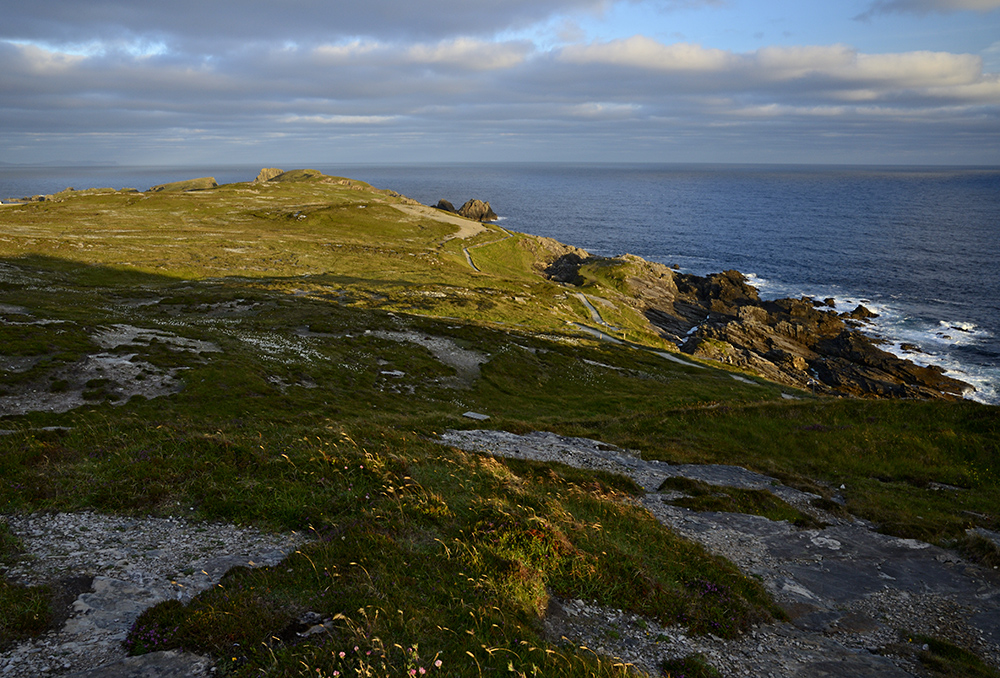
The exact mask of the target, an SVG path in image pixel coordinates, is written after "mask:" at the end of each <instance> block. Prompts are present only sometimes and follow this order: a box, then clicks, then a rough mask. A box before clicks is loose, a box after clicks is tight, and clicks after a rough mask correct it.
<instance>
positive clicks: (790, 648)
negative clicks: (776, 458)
mask: <svg viewBox="0 0 1000 678" xmlns="http://www.w3.org/2000/svg"><path fill="white" fill-rule="evenodd" d="M440 441H441V442H442V443H444V444H447V445H452V446H455V447H458V448H461V449H464V450H467V451H473V452H481V453H484V454H491V455H496V456H502V457H513V458H520V459H533V460H537V461H549V462H558V463H563V464H567V465H570V466H574V467H577V468H584V469H600V470H603V471H609V472H612V473H618V474H621V475H625V476H628V477H630V478H632V479H633V480H634V481H636V482H637V483H638V484H640V485H641V486H642V487H644V488H645V489H646V490H647V494H646V496H645V497H643V498H642V500H641V502H642V505H643V506H645V507H646V509H648V510H649V512H650V513H651V514H652V515H653V516H655V517H656V518H657V519H658V520H659V521H660V522H661V523H663V524H664V525H666V526H667V527H669V528H670V529H672V530H674V531H675V532H677V533H679V534H681V535H682V536H684V537H687V538H689V539H692V540H694V541H697V542H699V543H701V544H702V545H703V546H705V547H706V548H707V549H708V550H709V551H711V552H713V553H716V554H718V555H720V556H723V557H725V558H728V559H729V560H731V561H732V562H733V563H734V564H735V565H736V566H737V567H739V568H740V569H741V570H742V571H743V572H744V573H746V574H747V575H749V576H754V577H757V578H758V579H760V581H761V582H762V583H763V584H764V586H765V587H766V588H767V589H768V590H769V591H770V592H771V594H772V595H773V596H774V599H775V600H776V602H778V604H779V605H781V606H783V607H784V608H785V610H786V611H787V612H788V614H789V616H790V617H791V621H790V622H788V623H781V624H771V625H766V626H762V627H759V628H758V629H755V630H754V631H753V632H752V634H748V636H745V637H743V638H738V639H735V640H731V641H724V640H720V639H713V638H704V637H689V636H688V635H687V633H686V630H685V629H683V628H681V627H670V628H661V627H658V626H656V625H655V624H653V623H651V622H650V621H649V620H643V619H640V618H639V617H637V616H636V615H631V614H630V613H626V612H622V611H620V610H611V609H608V608H602V607H600V606H596V605H591V604H590V603H588V602H586V601H568V600H555V601H554V603H553V606H552V607H551V609H550V614H549V615H548V616H547V618H546V620H545V624H546V628H547V630H548V633H549V635H550V636H551V637H552V638H553V639H555V640H558V639H560V638H562V639H564V640H565V642H569V643H574V644H582V645H586V646H587V647H588V648H591V649H592V650H594V651H595V652H600V653H605V654H608V655H611V656H616V657H619V658H620V659H622V660H623V661H626V662H630V663H633V664H634V665H636V666H637V667H639V668H643V669H644V670H647V671H651V672H654V673H655V672H656V671H657V670H658V669H657V667H658V665H659V662H660V660H662V659H663V658H665V657H678V656H684V655H687V654H691V653H695V652H698V653H702V654H703V655H705V657H706V658H707V660H708V661H709V663H710V664H711V665H712V666H714V667H715V668H716V669H718V670H719V671H720V673H721V674H722V675H723V676H725V677H726V678H729V677H730V676H733V677H735V676H744V675H752V676H775V677H782V678H785V677H787V678H826V677H837V678H867V677H869V676H870V677H872V678H875V677H876V676H877V677H879V678H904V677H906V676H917V675H922V671H921V670H920V669H918V668H917V667H915V666H912V665H910V664H909V662H911V661H912V660H910V659H908V658H906V657H900V656H896V655H888V654H887V655H886V656H883V655H881V654H876V653H875V652H873V650H874V649H878V648H885V647H887V646H890V645H892V644H894V643H897V642H899V640H900V632H901V631H904V630H905V631H906V632H908V633H920V634H925V635H930V636H937V637H943V638H946V639H948V640H951V641H952V642H955V643H957V644H959V645H962V646H965V647H968V648H969V649H971V650H973V651H975V652H976V653H977V654H979V655H980V656H981V657H982V658H983V659H984V660H985V661H987V662H989V663H990V664H992V665H993V666H996V667H998V668H1000V644H998V641H1000V577H998V576H997V574H996V572H994V571H993V570H988V569H985V568H981V567H978V566H975V565H972V564H970V563H967V562H965V561H963V560H962V559H961V558H960V557H959V556H957V555H956V554H954V553H951V552H948V551H945V550H943V549H941V548H938V547H936V546H933V545H931V544H927V543H924V542H920V541H917V540H913V539H899V538H896V537H891V536H888V535H884V534H880V533H878V532H875V531H874V530H873V529H872V525H871V524H869V523H867V522H866V521H863V520H855V519H850V520H848V519H844V518H841V517H839V516H836V515H833V514H830V513H827V512H825V511H822V510H820V509H817V508H816V507H814V506H812V504H811V500H812V499H815V498H816V495H812V494H809V493H806V492H801V491H799V490H795V489H793V488H790V487H786V486H784V485H782V484H781V483H780V482H779V481H778V480H776V479H774V478H771V477H768V476H764V475H761V474H759V473H754V472H752V471H748V470H746V469H743V468H740V467H736V466H724V465H703V466H701V465H689V464H685V465H671V464H666V463H664V462H658V461H645V460H643V459H642V458H641V456H640V455H639V454H638V453H636V452H634V451H631V450H624V449H621V448H618V447H615V446H613V445H608V444H605V443H601V442H599V441H594V440H587V439H583V438H569V437H565V436H559V435H556V434H553V433H543V432H534V433H529V434H527V435H523V436H522V435H515V434H512V433H507V432H504V431H484V430H478V431H447V432H445V433H444V434H443V435H442V436H441V437H440ZM669 477H685V478H691V479H694V480H701V481H703V482H706V483H709V484H714V485H722V486H729V487H739V488H750V489H765V490H768V491H770V492H772V493H774V494H775V495H776V496H778V497H779V498H781V499H783V500H785V501H786V502H788V503H789V504H791V505H793V506H795V507H796V508H797V509H799V510H800V511H803V512H805V513H808V514H810V515H812V516H813V517H815V518H817V519H818V520H820V521H822V522H823V523H825V524H827V525H828V526H827V527H825V528H823V529H799V528H797V527H795V526H793V525H791V524H789V523H787V522H783V521H782V522H775V521H771V520H768V519H766V518H763V517H760V516H752V515H743V514H736V513H718V512H701V513H699V512H694V511H690V510H688V509H685V508H681V507H677V506H674V505H672V504H670V503H668V502H669V500H670V498H671V496H672V495H668V494H665V493H659V492H657V489H658V488H659V487H660V485H661V484H662V482H663V480H664V479H666V478H669ZM609 620H612V621H609ZM615 638H617V639H618V640H614V639H615Z"/></svg>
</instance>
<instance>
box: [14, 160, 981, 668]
mask: <svg viewBox="0 0 1000 678" xmlns="http://www.w3.org/2000/svg"><path fill="white" fill-rule="evenodd" d="M293 178H295V179H297V180H295V181H285V182H274V183H270V184H267V185H264V186H254V185H249V184H235V185H230V186H224V187H220V188H218V189H214V190H209V191H198V192H192V193H169V194H168V193H162V194H155V195H154V194H150V195H142V194H135V193H131V194H129V193H106V192H95V193H93V194H87V192H77V194H74V195H64V196H61V197H63V198H65V199H64V200H63V201H62V202H53V203H40V204H31V205H26V206H23V207H7V208H2V209H3V211H2V212H0V257H3V259H2V261H0V294H2V296H0V303H3V304H5V305H10V306H20V307H23V309H25V310H27V311H28V312H29V313H30V315H24V314H23V313H13V312H11V313H8V312H6V311H4V313H3V315H2V317H3V318H5V323H4V324H3V325H0V332H2V333H3V335H2V337H0V338H2V340H3V341H2V342H0V345H2V346H4V349H3V351H4V355H7V356H21V357H28V358H38V361H37V362H36V363H35V364H34V366H33V367H31V368H30V369H28V370H26V371H23V372H16V373H14V372H5V382H4V383H5V386H4V388H7V389H11V388H14V387H15V386H16V385H17V384H18V383H33V384H41V385H45V386H46V387H48V388H52V389H53V390H56V389H58V388H59V387H60V384H59V379H58V378H56V377H57V375H58V374H59V370H60V369H63V368H65V367H66V366H67V365H71V364H73V363H74V361H76V360H78V359H79V358H80V357H81V356H83V355H85V354H87V353H94V352H97V351H98V350H100V349H98V348H97V346H96V345H95V344H94V340H93V337H94V335H95V333H97V332H98V331H100V329H101V328H107V327H110V326H113V325H116V324H127V325H132V326H137V327H143V328H151V329H159V330H162V331H169V332H172V333H175V334H177V335H180V336H183V337H188V338H191V339H199V340H203V341H210V342H213V343H215V344H216V345H218V346H219V347H220V348H221V351H219V352H212V353H202V354H196V353H192V352H190V351H178V350H175V349H172V348H171V347H170V346H169V345H167V344H165V343H164V342H160V341H156V340H154V341H150V342H147V343H146V344H145V345H132V346H121V347H118V348H116V349H111V352H117V353H122V354H137V355H138V356H140V358H141V359H143V360H146V361H147V362H148V363H149V364H150V365H152V366H154V368H155V369H159V370H169V369H173V368H182V369H183V371H182V372H180V373H179V374H182V375H183V382H184V389H183V390H182V391H181V392H179V393H176V394H174V395H171V396H169V397H163V398H157V399H153V400H148V401H147V400H144V399H142V398H133V399H132V400H131V401H129V402H128V403H117V404H112V403H111V402H110V401H109V400H108V396H110V395H111V393H110V391H107V390H106V387H105V385H103V384H101V383H95V384H93V386H92V388H91V391H90V392H89V398H90V402H91V403H92V404H90V405H87V406H85V407H82V408H78V409H76V410H73V411H71V412H68V413H64V414H48V413H32V414H27V415H24V416H19V417H7V418H5V419H4V420H3V421H2V422H0V424H2V428H5V429H8V430H11V431H14V433H13V434H11V435H7V436H4V437H2V438H0V477H2V478H3V479H4V482H3V483H2V484H0V510H2V511H6V512H10V511H24V510H38V509H60V510H72V509H77V508H82V507H92V508H96V509H99V510H103V511H116V512H133V513H141V514H146V513H158V514H172V515H178V514H180V515H185V516H188V517H192V518H196V519H200V518H205V519H208V518H212V519H218V518H221V519H226V520H231V521H236V522H254V523H257V524H262V525H267V526H271V527H274V528H276V529H296V530H311V531H314V532H315V534H316V535H317V537H318V540H317V542H316V543H315V544H314V545H312V546H310V547H309V548H307V549H303V552H302V554H300V555H296V556H293V557H291V558H290V559H289V560H288V561H287V563H286V564H284V565H283V566H281V567H279V568H273V569H271V570H262V571H252V572H251V571H236V572H233V573H231V574H230V576H229V578H228V579H227V581H226V582H224V583H223V587H220V588H219V589H215V590H213V591H211V592H208V593H206V594H204V595H203V596H202V597H200V598H199V600H198V601H196V602H195V603H194V604H192V605H191V606H190V607H189V608H177V607H176V606H161V607H158V608H155V609H154V611H152V612H150V613H149V614H148V615H147V616H146V617H145V618H144V619H143V620H142V628H141V629H140V630H139V632H137V634H135V635H134V636H133V641H134V642H135V643H136V648H135V649H136V650H137V651H141V650H143V649H150V648H153V647H165V646H183V647H186V648H191V649H199V650H202V651H207V652H212V653H214V654H215V655H216V656H218V657H220V658H223V659H224V660H225V661H224V664H225V665H226V670H227V671H231V672H232V673H233V674H234V675H258V671H259V669H261V668H264V669H266V670H267V671H269V672H270V673H271V674H273V675H289V676H291V675H304V674H305V673H306V672H308V673H309V674H310V675H322V674H328V675H332V673H333V672H334V671H337V670H339V671H341V673H346V672H348V671H355V670H361V669H363V668H364V667H369V668H373V669H375V670H376V673H378V672H382V669H381V668H379V667H380V666H381V665H382V664H385V666H386V667H387V668H386V669H385V670H386V671H388V670H390V669H405V668H408V667H410V666H414V667H416V666H418V665H422V666H424V667H425V668H428V667H432V666H433V661H434V659H435V658H437V659H440V660H441V661H442V664H441V667H440V669H434V670H435V671H437V672H440V673H450V674H453V675H469V674H470V673H475V672H476V671H479V670H482V671H484V672H490V671H493V670H496V671H499V672H501V673H504V672H506V669H507V667H508V663H510V665H511V666H512V667H513V668H514V669H515V670H516V671H520V672H524V673H530V672H531V670H532V666H537V667H540V668H541V669H542V670H543V671H545V675H559V674H566V675H590V674H593V673H599V674H600V673H603V674H614V673H616V672H618V671H620V669H616V668H615V667H614V666H612V665H611V663H609V662H607V661H604V662H601V661H599V660H597V659H595V658H594V657H593V656H591V655H588V654H587V653H585V652H582V651H581V653H580V654H576V653H573V652H570V651H568V650H560V651H558V652H553V651H552V648H550V647H548V646H546V645H545V644H544V643H543V641H542V640H541V639H540V637H539V635H538V623H537V620H538V615H539V614H541V613H542V612H543V609H544V605H545V600H546V591H547V590H551V591H555V592H557V593H560V594H564V595H572V596H578V597H585V598H591V599H596V600H599V601H603V602H606V603H609V604H615V605H619V606H625V607H628V608H630V609H634V610H637V611H640V612H643V613H645V614H648V615H650V616H652V617H657V618H659V619H661V620H663V621H667V622H671V621H678V622H681V623H686V624H688V625H689V626H690V627H691V628H692V629H693V630H695V631H711V632H714V633H717V634H719V633H721V634H735V633H738V632H739V631H740V630H741V629H743V628H746V626H747V625H748V624H751V623H753V622H755V621H757V620H760V619H766V618H768V617H769V616H771V615H773V614H779V613H778V612H777V611H776V610H775V609H774V608H773V607H772V606H771V604H770V603H769V602H768V601H767V599H766V597H765V596H764V594H763V592H762V591H761V590H760V588H759V587H758V586H757V585H756V584H755V583H754V582H752V581H748V580H746V579H744V578H743V577H742V576H740V575H739V574H738V573H737V572H736V571H735V570H734V569H733V568H732V567H731V566H729V565H728V564H727V563H724V562H720V561H718V560H716V559H714V558H712V557H710V556H708V555H707V554H705V553H703V552H702V551H701V550H700V549H699V548H697V547H694V546H692V545H690V544H687V543H685V542H682V541H681V540H678V539H677V538H676V537H674V536H673V535H671V534H670V533H669V532H667V531H666V530H664V529H663V528H661V527H660V526H659V525H658V524H656V523H655V522H654V521H652V520H650V519H649V518H648V517H646V516H644V515H643V514H642V513H640V512H638V511H636V510H635V509H634V508H631V507H630V506H629V505H628V504H627V503H625V502H622V501H621V498H622V497H623V496H627V494H628V493H630V492H633V493H634V492H636V491H638V489H637V488H634V487H630V486H629V485H628V484H627V483H625V484H623V483H621V482H619V481H617V480H615V479H613V478H601V477H596V476H588V475H587V474H580V473H578V472H570V471H569V470H566V469H547V468H540V467H538V466H537V465H531V464H523V463H522V464H504V463H501V462H497V461H494V460H491V459H483V458H480V457H478V456H475V455H468V454H464V453H461V452H458V451H456V450H450V449H447V448H444V447H442V446H440V445H438V444H436V443H434V442H433V440H432V436H433V433H434V432H436V431H441V430H443V429H444V428H447V427H455V428H461V427H467V426H470V425H472V424H471V423H470V421H469V420H467V419H463V418H462V417H461V413H462V412H464V411H466V410H470V409H472V410H476V411H479V412H485V413H488V414H489V415H490V416H491V417H492V420H491V421H490V422H488V425H489V427H491V428H503V429H507V430H513V431H528V430H533V429H543V430H553V431H557V432H560V433H565V434H571V435H586V436H590V437H594V438H599V439H603V440H606V441H608V442H612V443H616V444H620V445H624V446H628V447H633V448H637V449H640V450H642V452H643V453H644V455H646V456H647V457H650V458H660V459H667V460H671V461H685V462H688V461H694V462H721V463H739V464H741V465H744V466H747V467H750V468H754V469H757V470H761V471H764V472H767V473H773V474H777V475H779V476H780V477H782V478H784V479H786V480H787V481H788V482H792V483H794V484H798V485H801V486H803V487H811V488H813V489H815V490H817V491H819V492H826V493H828V492H829V491H828V490H827V489H826V488H828V487H839V486H840V485H842V484H843V485H844V487H845V489H844V490H843V491H842V494H843V495H844V498H845V499H846V501H847V505H848V507H849V508H850V509H851V510H852V511H854V512H856V513H857V514H859V515H863V516H865V517H868V518H870V519H873V520H875V521H876V522H878V523H880V524H882V525H883V526H884V528H885V529H887V530H888V531H891V532H893V533H895V534H900V535H902V536H917V537H921V538H925V539H931V540H934V541H937V542H939V543H949V542H950V541H951V540H956V539H958V538H960V537H961V536H962V534H963V530H964V529H965V528H966V527H970V526H973V525H979V526H983V527H993V528H995V527H996V526H997V525H996V523H997V517H998V516H1000V492H998V491H997V489H998V483H997V473H996V470H997V469H996V466H995V454H996V450H997V449H998V448H1000V432H998V425H997V422H998V417H997V415H996V410H995V408H988V407H982V406H978V405H975V404H972V403H929V402H927V403H924V402H859V401H851V400H823V399H815V398H812V397H810V396H808V394H799V395H800V396H801V399H800V400H797V401H788V400H784V399H782V397H781V393H782V389H780V388H779V387H776V386H773V385H769V384H766V383H763V382H761V383H760V384H757V385H751V384H746V383H743V382H739V381H736V380H734V379H732V378H731V377H730V375H729V374H728V373H727V372H724V371H721V370H715V369H695V368H693V367H685V366H682V365H678V364H676V363H674V362H671V361H667V360H665V359H663V358H661V357H659V356H656V355H654V354H653V353H650V352H648V351H645V350H642V349H641V348H640V347H637V346H614V345H610V344H606V343H598V342H596V341H594V340H592V339H589V338H587V337H586V336H585V335H583V334H581V333H580V332H578V331H576V330H575V329H574V328H573V327H571V326H569V325H568V324H567V323H570V322H581V323H586V324H591V321H590V315H589V312H588V311H587V310H586V309H585V308H584V307H583V305H582V304H580V303H579V302H578V301H577V300H576V299H575V298H574V297H572V296H571V294H572V293H573V292H575V291H576V290H575V289H567V288H565V287H564V286H559V285H555V284H552V283H549V282H546V281H544V280H543V279H542V278H540V277H538V276H537V275H535V274H534V273H533V272H532V268H531V265H532V263H533V258H532V257H531V256H529V255H528V248H526V247H524V243H523V242H521V241H522V240H523V239H524V238H525V237H526V236H521V235H518V234H514V236H513V237H509V238H508V237H507V234H506V233H505V232H503V231H502V230H500V229H496V228H495V227H490V228H489V229H488V230H487V232H485V233H482V234H480V235H478V236H476V237H474V238H469V239H465V240H458V239H449V236H450V235H451V234H452V233H453V232H454V231H455V230H456V229H455V226H453V225H449V224H446V223H442V222H437V221H434V220H432V219H429V218H423V217H416V216H411V215H408V214H404V213H403V212H401V211H399V210H397V209H396V208H394V207H393V203H398V202H399V201H400V199H399V198H397V197H395V196H392V195H389V194H386V193H383V192H378V191H374V190H372V189H371V188H370V187H367V186H366V185H364V184H359V183H357V182H347V181H346V180H344V181H323V180H321V179H318V178H316V177H312V178H310V177H308V176H306V175H299V176H297V177H293ZM466 247H467V248H469V252H470V254H471V256H472V257H473V259H474V261H475V262H476V264H477V266H478V267H479V268H480V269H481V271H482V272H475V271H473V270H472V269H471V268H470V267H469V266H468V264H467V263H466V260H465V254H464V253H463V252H462V249H463V248H466ZM605 278H607V275H605V274H600V273H599V274H595V275H592V276H589V278H588V283H587V284H586V288H585V291H586V292H587V294H589V295H591V296H593V297H601V296H604V297H607V298H608V299H610V300H612V301H614V300H616V299H618V297H617V294H618V293H617V292H616V291H615V290H614V287H615V281H614V280H613V279H612V278H607V279H605ZM600 308H601V313H602V315H605V314H607V315H605V317H606V319H607V320H608V321H609V322H611V323H612V324H614V325H616V326H617V327H620V328H624V329H625V330H626V331H627V333H628V334H627V338H628V339H629V340H630V341H633V342H637V344H646V345H648V346H652V347H656V348H661V347H662V345H663V344H662V342H661V341H660V340H658V339H657V338H656V337H655V336H654V335H653V334H652V333H651V332H650V331H649V329H648V327H647V326H646V325H645V323H644V322H643V320H642V319H641V318H640V317H637V316H636V315H635V314H634V313H632V312H631V311H630V310H629V309H628V308H627V307H626V306H624V305H622V304H620V303H616V304H615V308H614V310H611V309H608V308H607V307H605V306H603V305H601V306H600ZM41 321H44V322H41ZM366 331H367V332H368V334H366ZM402 333H414V334H415V335H419V336H424V337H438V338H445V339H447V340H448V341H450V342H451V343H452V344H453V345H454V347H456V349H466V350H474V351H477V352H479V353H480V354H482V355H483V356H485V357H487V358H488V362H487V363H486V364H484V365H483V366H482V368H481V373H480V376H479V378H478V379H476V380H475V381H473V382H472V383H471V384H469V386H468V387H465V388H455V383H454V377H455V375H456V373H455V370H454V369H453V368H452V367H449V366H448V365H446V364H443V363H442V362H441V361H439V360H437V359H436V358H435V357H434V356H433V355H432V354H431V353H430V352H429V350H428V349H426V348H424V347H423V346H421V345H419V344H417V343H414V342H410V341H399V340H397V339H398V338H399V337H400V335H401V334H402ZM394 337H395V338H394ZM154 368H151V369H154ZM393 371H400V372H403V373H405V374H404V375H403V376H396V375H388V374H386V373H387V372H393ZM785 390H786V391H787V389H785ZM0 395H3V394H2V393H0ZM47 427H66V428H65V429H62V428H60V429H56V430H42V429H43V428H47ZM932 483H943V484H946V485H947V486H949V487H952V488H960V489H944V490H932V489H928V488H929V487H936V486H935V485H931V484H932ZM706 582H708V583H711V584H713V585H714V586H715V588H712V589H711V590H713V591H716V590H718V591H722V592H723V593H721V594H717V595H716V594H713V595H710V596H706V595H704V591H705V590H706V589H705V588H704V586H705V583H706ZM8 591H10V592H11V593H12V594H13V593H19V592H17V591H12V590H11V589H10V587H6V588H4V589H0V592H8ZM307 610H311V611H317V612H320V613H322V614H325V615H327V616H332V615H342V617H341V618H340V619H339V621H338V622H337V623H336V625H335V626H336V630H335V632H334V633H333V634H332V635H330V636H327V635H320V636H312V637H310V639H309V640H308V641H305V642H291V641H290V639H291V638H292V636H288V635H285V636H283V635H282V632H283V631H285V630H287V628H288V625H289V624H290V623H291V622H293V621H294V620H295V619H296V618H297V617H298V616H299V615H300V614H301V613H303V612H305V611H307ZM35 616H36V617H37V615H35ZM229 619H238V620H239V623H238V624H227V623H226V620H229ZM0 621H3V620H0ZM13 626H17V624H16V623H14V624H13ZM21 627H23V624H22V625H21ZM3 628H4V627H3V626H2V625H0V629H3ZM174 628H176V629H177V630H176V631H172V629H174ZM5 634H6V637H8V638H11V637H15V636H16V634H17V631H16V629H15V630H13V631H6V632H5ZM143 634H145V635H143ZM143 638H145V639H147V640H142V639H143ZM149 638H156V640H155V642H154V641H150V640H148V639H149ZM281 638H284V640H278V639H281ZM0 640H2V639H0ZM236 643H238V644H239V645H238V647H239V648H240V649H239V651H234V650H233V648H234V647H237V646H236V645H234V644H236ZM355 646H357V647H358V648H359V649H358V650H357V651H355V650H354V648H355ZM410 648H416V651H410ZM341 651H343V652H344V653H345V655H344V657H343V658H341V657H340V654H339V653H340V652H341ZM368 651H371V653H372V654H370V655H369V654H365V653H366V652H368ZM303 667H307V668H306V669H303ZM316 669H318V673H317V671H316Z"/></svg>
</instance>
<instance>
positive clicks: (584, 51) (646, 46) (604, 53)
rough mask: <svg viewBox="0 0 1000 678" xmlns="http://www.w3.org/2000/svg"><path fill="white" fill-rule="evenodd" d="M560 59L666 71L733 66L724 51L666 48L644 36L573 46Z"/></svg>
mask: <svg viewBox="0 0 1000 678" xmlns="http://www.w3.org/2000/svg"><path fill="white" fill-rule="evenodd" d="M559 58H560V59H561V60H563V61H565V62H568V63H574V64H593V63H602V64H613V65H617V66H626V67H632V68H648V69H653V70H663V71H709V70H716V71H717V70H720V69H723V68H726V67H727V66H730V65H732V63H733V55H732V53H730V52H726V51H724V50H721V49H705V48H704V47H702V46H700V45H692V44H689V43H680V42H679V43H674V44H671V45H665V44H663V43H660V42H657V41H656V40H653V39H651V38H647V37H645V36H642V35H636V36H633V37H631V38H626V39H623V40H612V41H611V42H604V43H595V44H590V45H572V46H569V47H566V48H564V49H563V50H562V51H561V52H560V55H559Z"/></svg>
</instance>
